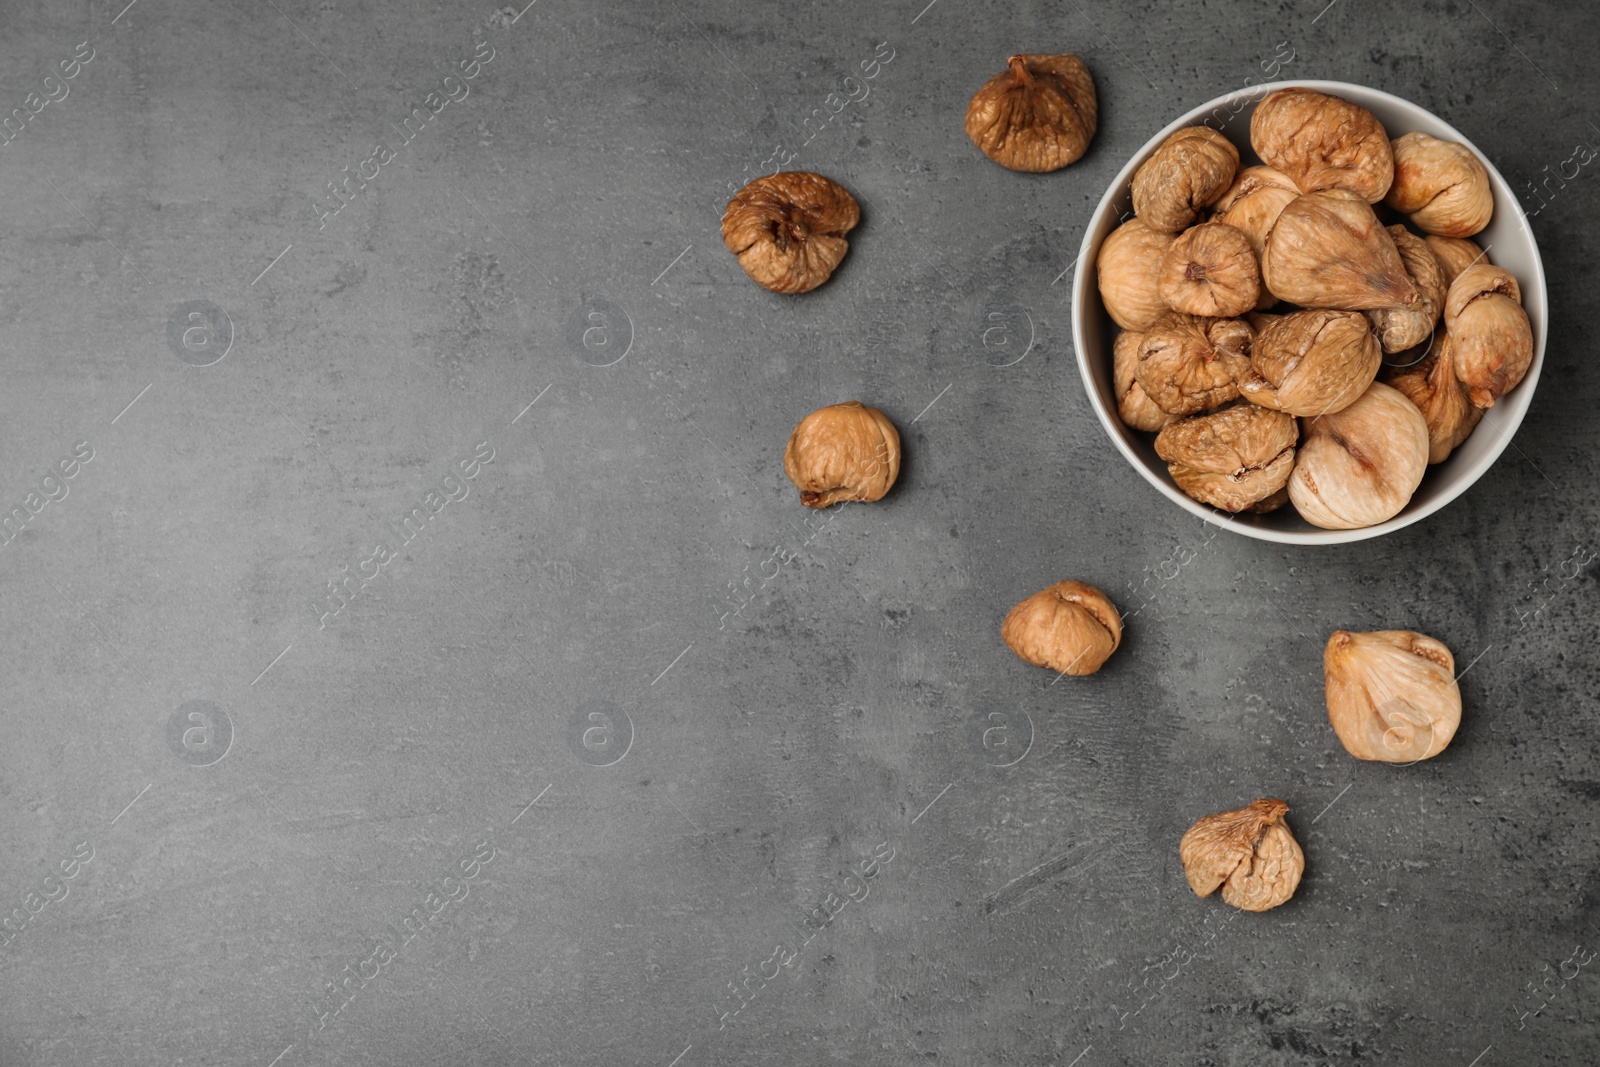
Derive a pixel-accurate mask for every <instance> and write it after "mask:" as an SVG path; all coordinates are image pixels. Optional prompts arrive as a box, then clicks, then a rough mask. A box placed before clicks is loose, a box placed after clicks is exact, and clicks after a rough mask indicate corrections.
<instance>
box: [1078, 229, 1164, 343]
mask: <svg viewBox="0 0 1600 1067" xmlns="http://www.w3.org/2000/svg"><path fill="white" fill-rule="evenodd" d="M1173 239H1174V238H1173V235H1172V234H1170V233H1164V232H1162V231H1161V230H1155V229H1151V228H1150V227H1149V226H1146V225H1145V224H1144V222H1143V221H1142V220H1140V219H1137V218H1132V219H1129V220H1128V221H1127V222H1124V223H1123V224H1122V225H1121V226H1118V227H1117V228H1116V229H1114V230H1112V231H1111V232H1110V233H1109V234H1107V235H1106V239H1105V240H1104V241H1102V242H1100V252H1099V254H1098V255H1097V256H1095V261H1094V266H1095V274H1096V277H1097V278H1098V280H1099V283H1100V299H1101V301H1103V302H1104V303H1105V306H1106V314H1108V315H1110V316H1111V319H1112V321H1113V322H1115V323H1116V324H1117V325H1118V326H1121V327H1122V328H1123V329H1124V330H1148V329H1149V328H1150V327H1151V326H1153V325H1154V324H1155V321H1156V320H1157V319H1159V318H1160V317H1161V316H1162V314H1163V313H1164V312H1165V311H1166V310H1167V304H1166V301H1164V300H1162V299H1161V287H1160V277H1161V261H1162V258H1163V257H1165V256H1166V254H1167V249H1168V248H1170V247H1172V242H1173Z"/></svg>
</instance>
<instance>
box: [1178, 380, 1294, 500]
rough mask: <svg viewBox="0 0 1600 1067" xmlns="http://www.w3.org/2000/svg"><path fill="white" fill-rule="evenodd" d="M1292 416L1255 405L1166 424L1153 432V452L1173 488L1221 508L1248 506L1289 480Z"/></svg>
mask: <svg viewBox="0 0 1600 1067" xmlns="http://www.w3.org/2000/svg"><path fill="white" fill-rule="evenodd" d="M1299 437H1300V432H1299V429H1298V428H1297V427H1296V426H1295V421H1294V419H1293V418H1292V417H1291V416H1288V415H1285V414H1283V413H1282V412H1279V411H1268V410H1267V409H1266V408H1261V407H1256V406H1255V405H1254V404H1245V403H1240V404H1234V405H1232V406H1231V407H1226V408H1223V409H1222V410H1221V411H1215V412H1212V413H1211V414H1209V415H1196V416H1194V417H1193V418H1189V419H1179V420H1177V421H1175V422H1171V423H1169V424H1168V425H1167V426H1166V428H1165V429H1163V430H1162V431H1161V433H1160V434H1158V435H1157V436H1156V455H1158V456H1160V457H1161V458H1162V459H1164V460H1166V461H1167V470H1168V471H1169V472H1170V473H1171V474H1172V480H1173V481H1174V482H1176V483H1177V484H1178V488H1179V489H1182V490H1183V491H1184V492H1185V493H1188V494H1189V495H1190V496H1191V497H1193V498H1194V499H1196V500H1198V501H1200V502H1201V503H1202V504H1210V505H1211V506H1212V507H1214V508H1219V509H1221V510H1222V511H1232V512H1239V511H1244V510H1246V509H1248V508H1252V507H1254V506H1256V505H1257V504H1260V503H1261V502H1262V501H1264V500H1267V499H1269V498H1271V497H1272V496H1274V495H1275V494H1276V493H1278V492H1279V491H1280V490H1282V489H1283V487H1284V486H1285V485H1286V484H1288V481H1289V472H1290V471H1291V470H1292V469H1293V468H1294V444H1295V441H1296V440H1298V439H1299Z"/></svg>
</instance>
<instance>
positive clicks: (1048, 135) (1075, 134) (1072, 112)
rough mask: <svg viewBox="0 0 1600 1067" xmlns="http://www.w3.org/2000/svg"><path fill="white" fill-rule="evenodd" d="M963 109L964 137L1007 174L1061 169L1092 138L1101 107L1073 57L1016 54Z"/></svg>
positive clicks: (1086, 72)
mask: <svg viewBox="0 0 1600 1067" xmlns="http://www.w3.org/2000/svg"><path fill="white" fill-rule="evenodd" d="M1007 64H1008V66H1007V69H1006V70H1005V71H1003V72H1001V73H999V74H996V75H995V76H994V77H992V78H990V79H989V80H988V81H987V82H984V84H983V88H981V89H979V90H978V91H977V93H976V94H974V95H973V97H972V102H971V103H970V104H968V105H967V121H966V130H967V136H968V137H970V138H972V143H973V144H975V145H977V146H978V148H979V149H980V150H981V151H982V152H983V154H984V155H986V156H988V157H989V158H990V159H992V160H994V161H995V162H996V163H998V164H1000V165H1001V166H1002V167H1008V168H1010V169H1011V170H1021V171H1030V172H1033V173H1039V172H1043V171H1050V170H1059V169H1061V168H1062V167H1065V166H1066V165H1067V164H1069V163H1073V162H1076V161H1077V160H1078V158H1079V157H1080V156H1082V155H1083V153H1084V151H1085V150H1086V149H1088V147H1089V142H1090V140H1092V139H1093V138H1094V131H1095V127H1096V124H1097V122H1098V115H1099V103H1098V100H1097V98H1096V96H1095V91H1094V79H1093V78H1091V77H1090V76H1089V68H1088V67H1086V66H1084V65H1083V60H1081V59H1079V58H1078V57H1077V56H1075V55H1071V54H1068V55H1056V56H1052V55H1019V56H1012V57H1011V58H1010V59H1009V60H1007Z"/></svg>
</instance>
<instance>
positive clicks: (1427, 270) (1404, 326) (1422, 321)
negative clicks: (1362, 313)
mask: <svg viewBox="0 0 1600 1067" xmlns="http://www.w3.org/2000/svg"><path fill="white" fill-rule="evenodd" d="M1389 236H1390V237H1391V238H1393V239H1394V247H1395V249H1396V251H1398V252H1399V253H1400V262H1402V263H1404V264H1405V268H1406V277H1408V278H1410V279H1411V284H1412V286H1413V287H1415V289H1416V290H1417V299H1416V302H1415V303H1412V304H1408V305H1407V306H1405V307H1393V308H1379V309H1378V310H1377V311H1369V312H1367V318H1368V319H1370V320H1371V321H1372V328H1373V329H1374V330H1376V331H1377V333H1378V339H1379V340H1380V341H1381V342H1382V343H1383V350H1384V351H1385V352H1404V351H1405V350H1406V349H1408V348H1415V347H1416V346H1417V345H1420V344H1421V343H1422V342H1424V341H1426V340H1427V339H1428V335H1429V334H1431V333H1432V332H1433V328H1434V327H1435V326H1437V325H1438V324H1439V316H1440V315H1442V314H1443V313H1444V292H1445V284H1444V271H1443V270H1442V269H1441V268H1440V266H1439V259H1438V257H1437V256H1435V255H1434V254H1433V249H1431V248H1429V247H1428V243H1427V242H1426V241H1424V240H1423V239H1422V238H1420V237H1418V236H1417V235H1416V234H1414V233H1412V232H1411V231H1410V230H1408V229H1406V228H1405V227H1404V226H1390V227H1389Z"/></svg>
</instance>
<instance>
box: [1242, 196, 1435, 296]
mask: <svg viewBox="0 0 1600 1067" xmlns="http://www.w3.org/2000/svg"><path fill="white" fill-rule="evenodd" d="M1261 277H1262V280H1263V281H1265V282H1266V283H1267V288H1268V289H1271V290H1272V292H1273V294H1274V295H1275V296H1277V297H1279V298H1281V299H1283V300H1287V301H1289V302H1290V303H1291V304H1299V305H1301V306H1302V307H1309V308H1339V309H1342V310H1345V311H1367V310H1370V309H1372V308H1387V307H1404V306H1406V305H1408V304H1411V303H1412V302H1413V301H1415V300H1416V298H1417V290H1416V287H1415V286H1413V285H1412V284H1411V279H1410V278H1409V277H1407V275H1406V268H1405V263H1404V262H1403V261H1402V260H1401V259H1400V252H1399V250H1398V249H1396V248H1395V246H1394V238H1392V237H1390V236H1389V234H1388V232H1387V231H1386V230H1385V229H1384V228H1383V224H1382V223H1380V222H1379V221H1378V216H1376V215H1374V214H1373V213H1372V208H1370V207H1368V206H1367V205H1366V204H1365V203H1363V202H1362V201H1360V200H1357V199H1355V198H1353V197H1350V196H1344V195H1340V194H1336V193H1334V194H1329V193H1307V194H1306V195H1305V196H1301V197H1296V198H1295V199H1294V200H1292V201H1290V203H1289V206H1288V207H1286V208H1284V209H1283V211H1282V212H1281V213H1279V215H1278V221H1277V223H1276V224H1275V225H1274V226H1273V227H1272V233H1271V234H1270V235H1268V237H1267V251H1266V253H1265V254H1264V255H1263V256H1262V258H1261Z"/></svg>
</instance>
